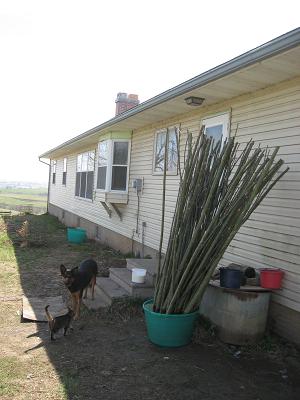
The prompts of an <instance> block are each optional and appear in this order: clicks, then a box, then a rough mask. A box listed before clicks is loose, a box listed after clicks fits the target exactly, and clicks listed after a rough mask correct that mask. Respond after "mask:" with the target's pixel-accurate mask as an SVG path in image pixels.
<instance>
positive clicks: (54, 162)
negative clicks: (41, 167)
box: [52, 160, 56, 185]
mask: <svg viewBox="0 0 300 400" xmlns="http://www.w3.org/2000/svg"><path fill="white" fill-rule="evenodd" d="M55 181H56V160H52V183H53V185H55Z"/></svg>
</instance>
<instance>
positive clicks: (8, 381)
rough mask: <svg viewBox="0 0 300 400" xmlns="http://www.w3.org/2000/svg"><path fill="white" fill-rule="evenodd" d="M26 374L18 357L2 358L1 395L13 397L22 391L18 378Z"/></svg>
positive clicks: (0, 361)
mask: <svg viewBox="0 0 300 400" xmlns="http://www.w3.org/2000/svg"><path fill="white" fill-rule="evenodd" d="M23 375H24V371H23V369H22V365H21V364H20V360H19V359H18V358H17V357H2V358H0V396H9V397H13V396H14V395H15V394H17V393H18V392H19V391H20V386H19V384H18V380H19V379H21V378H22V377H23Z"/></svg>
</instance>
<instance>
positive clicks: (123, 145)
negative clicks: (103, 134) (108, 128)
mask: <svg viewBox="0 0 300 400" xmlns="http://www.w3.org/2000/svg"><path fill="white" fill-rule="evenodd" d="M129 151H130V140H127V139H113V140H111V139H109V140H103V141H101V142H100V143H99V145H98V175H97V189H100V190H103V191H105V192H110V191H116V192H127V190H128V172H129Z"/></svg>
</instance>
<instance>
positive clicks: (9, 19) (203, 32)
mask: <svg viewBox="0 0 300 400" xmlns="http://www.w3.org/2000/svg"><path fill="white" fill-rule="evenodd" d="M299 11H300V2H299V1H297V0H293V1H291V0H285V1H278V2H275V1H267V0H265V1H263V0H260V1H256V0H252V1H247V2H246V1H230V0H227V1H216V0H215V1H213V0H210V1H206V2H205V1H200V0H185V1H183V0H181V1H177V0H151V1H144V0H137V1H135V0H127V1H124V0H122V1H121V0H113V1H108V0H107V1H101V0H98V1H92V0H82V1H76V0H70V1H69V0H59V1H57V0H51V1H44V0H26V1H25V0H0V50H1V53H0V56H1V62H0V135H1V136H0V137H1V140H0V180H22V181H24V180H26V181H47V177H48V175H47V174H48V171H47V167H46V166H44V165H43V164H41V163H39V162H38V156H39V155H40V154H41V153H43V152H45V151H46V150H49V149H51V148H53V147H55V146H57V145H59V144H61V143H62V142H64V141H66V140H68V139H70V138H72V137H74V136H76V135H78V134H80V133H82V132H84V131H86V130H88V129H90V128H92V127H94V126H96V125H99V124H100V123H102V122H104V121H106V120H108V119H110V118H112V117H113V116H114V112H115V99H116V94H117V93H118V92H127V93H136V94H138V95H139V98H140V100H141V101H145V100H147V99H149V98H151V97H153V96H155V95H157V94H159V93H161V92H163V91H164V90H167V89H169V88H171V87H173V86H176V85H178V84H180V83H181V82H183V81H185V80H187V79H190V78H192V77H194V76H196V75H198V74H200V73H202V72H204V71H206V70H208V69H210V68H213V67H215V66H217V65H219V64H221V63H223V62H225V61H228V60H230V59H231V58H233V57H236V56H238V55H240V54H242V53H244V52H245V51H248V50H250V49H252V48H254V47H256V46H258V45H261V44H263V43H265V42H267V41H269V40H271V39H273V38H275V37H277V36H280V35H282V34H284V33H286V32H288V31H290V30H292V29H295V28H297V26H298V25H299V15H300V14H299Z"/></svg>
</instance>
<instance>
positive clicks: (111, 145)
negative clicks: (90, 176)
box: [96, 139, 131, 194]
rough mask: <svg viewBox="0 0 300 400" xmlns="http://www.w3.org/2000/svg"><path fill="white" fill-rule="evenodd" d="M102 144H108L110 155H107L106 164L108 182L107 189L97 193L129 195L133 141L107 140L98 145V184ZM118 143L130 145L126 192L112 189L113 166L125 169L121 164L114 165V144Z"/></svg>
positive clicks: (106, 183)
mask: <svg viewBox="0 0 300 400" xmlns="http://www.w3.org/2000/svg"><path fill="white" fill-rule="evenodd" d="M102 142H108V152H107V153H108V154H107V164H106V182H105V189H100V188H98V187H97V188H96V190H97V191H99V192H102V193H120V194H124V193H128V186H129V166H130V154H131V140H130V139H105V140H101V141H100V142H99V143H98V157H97V181H96V182H98V168H99V167H100V165H99V155H100V144H101V143H102ZM116 142H126V143H128V155H127V165H126V167H127V174H126V189H125V190H113V189H112V188H111V185H112V168H113V166H121V167H125V165H121V164H113V157H114V144H115V143H116Z"/></svg>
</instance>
